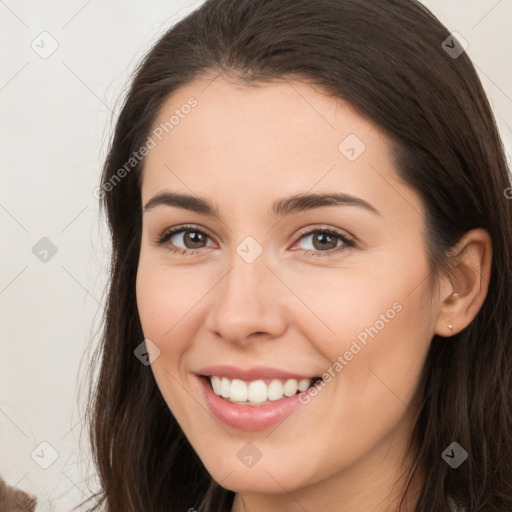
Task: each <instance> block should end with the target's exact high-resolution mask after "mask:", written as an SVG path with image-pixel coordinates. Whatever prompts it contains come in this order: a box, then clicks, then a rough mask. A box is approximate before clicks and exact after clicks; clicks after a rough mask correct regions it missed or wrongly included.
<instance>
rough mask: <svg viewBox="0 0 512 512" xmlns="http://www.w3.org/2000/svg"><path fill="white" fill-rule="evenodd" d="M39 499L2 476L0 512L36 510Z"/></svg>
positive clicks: (0, 483) (30, 511) (29, 511)
mask: <svg viewBox="0 0 512 512" xmlns="http://www.w3.org/2000/svg"><path fill="white" fill-rule="evenodd" d="M36 502H37V500H36V499H35V498H34V497H32V496H30V495H29V494H27V493H26V492H24V491H21V490H20V489H16V488H14V487H11V486H10V485H7V484H6V483H5V481H4V480H2V478H1V477H0V512H34V511H35V509H36Z"/></svg>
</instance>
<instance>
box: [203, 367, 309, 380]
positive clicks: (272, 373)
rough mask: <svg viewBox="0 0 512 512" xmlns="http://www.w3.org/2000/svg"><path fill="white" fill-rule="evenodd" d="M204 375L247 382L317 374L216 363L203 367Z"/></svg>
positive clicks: (297, 377) (304, 377)
mask: <svg viewBox="0 0 512 512" xmlns="http://www.w3.org/2000/svg"><path fill="white" fill-rule="evenodd" d="M197 373H198V374H199V375H202V376H203V377H212V376H218V377H227V378H228V379H231V380H233V379H240V380H244V381H247V382H250V381H254V380H260V379H261V380H263V379H297V380H301V379H314V378H316V376H311V375H304V374H300V373H296V372H290V371H287V370H281V369H279V368H271V367H264V366H253V367H252V368H237V367H235V366H226V365H216V366H208V367H205V368H201V369H200V370H199V371H198V372H197Z"/></svg>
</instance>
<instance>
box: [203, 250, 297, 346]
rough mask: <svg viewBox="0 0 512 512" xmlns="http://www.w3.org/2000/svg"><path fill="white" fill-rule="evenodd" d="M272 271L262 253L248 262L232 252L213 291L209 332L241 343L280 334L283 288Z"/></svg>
mask: <svg viewBox="0 0 512 512" xmlns="http://www.w3.org/2000/svg"><path fill="white" fill-rule="evenodd" d="M274 272H275V271H274ZM274 272H273V271H271V270H270V268H269V267H268V266H267V261H266V259H265V258H264V257H263V255H261V256H260V257H259V258H258V259H257V260H256V261H254V262H252V263H247V262H246V261H244V260H243V259H242V258H240V257H239V256H238V254H234V257H233V260H232V266H231V268H230V269H229V271H228V272H227V273H226V275H225V276H224V277H223V278H222V279H221V280H220V282H219V283H218V284H217V285H216V286H215V287H214V289H213V290H212V294H213V295H212V302H213V306H212V307H211V308H210V310H209V312H208V317H207V322H206V323H207V327H208V329H209V330H210V332H213V333H214V335H216V336H218V337H219V336H220V337H221V338H223V339H224V340H226V341H228V342H230V343H233V344H240V345H244V344H247V343H251V342H252V341H253V340H260V341H262V340H263V339H274V338H278V337H279V336H280V335H282V333H283V332H284V331H285V330H286V328H287V323H288V315H287V314H286V307H285V303H284V300H285V299H286V297H285V293H286V288H285V287H284V286H283V284H282V283H281V282H280V281H279V279H277V277H276V276H275V273H274Z"/></svg>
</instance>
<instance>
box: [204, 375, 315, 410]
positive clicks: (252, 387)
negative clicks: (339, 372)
mask: <svg viewBox="0 0 512 512" xmlns="http://www.w3.org/2000/svg"><path fill="white" fill-rule="evenodd" d="M210 382H211V384H212V388H213V392H214V393H215V394H216V395H219V396H222V397H223V398H226V399H227V400H229V401H230V402H235V403H243V404H245V405H259V404H262V403H264V402H266V401H267V400H270V401H275V400H280V399H281V398H283V397H291V396H293V395H295V394H297V392H302V391H306V390H307V389H308V388H309V387H310V386H311V383H312V380H311V379H301V380H299V381H297V379H288V380H286V381H281V380H278V379H274V380H272V381H271V382H270V384H268V385H267V384H266V383H265V381H263V380H255V381H252V382H244V381H243V380H240V379H233V380H230V379H228V378H226V377H219V376H212V377H210Z"/></svg>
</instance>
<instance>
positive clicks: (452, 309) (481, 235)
mask: <svg viewBox="0 0 512 512" xmlns="http://www.w3.org/2000/svg"><path fill="white" fill-rule="evenodd" d="M453 258H454V261H453V272H452V273H450V276H446V277H444V278H443V279H442V284H441V286H440V287H439V290H440V301H441V302H440V305H439V311H438V316H437V319H436V324H435V333H436V334H438V335H439V336H445V337H449V336H453V335H454V334H457V333H458V332H460V331H462V330H463V329H464V328H465V327H467V326H468V325H469V324H470V323H471V321H472V320H473V319H474V318H475V316H476V314H477V313H478V311H479V310H480V308H481V306H482V304H483V303H484V300H485V297H486V296H487V290H488V288H489V281H490V277H491V263H492V240H491V237H490V235H489V233H488V231H487V230H485V229H483V228H478V229H472V230H471V231H468V232H467V233H466V234H465V235H464V236H463V237H462V239H461V240H460V241H459V243H458V244H457V246H456V247H455V248H454V256H453ZM454 293H455V294H456V295H455V296H454V295H453V294H454ZM450 325H451V326H452V328H450Z"/></svg>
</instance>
